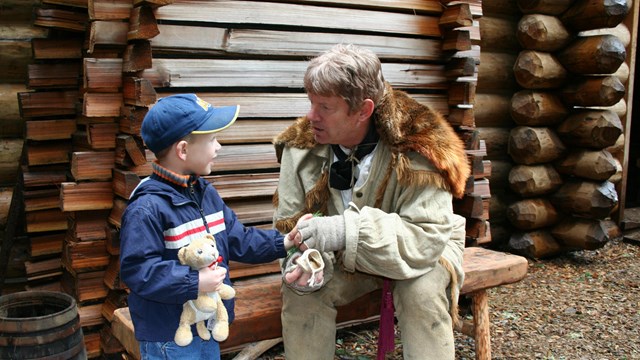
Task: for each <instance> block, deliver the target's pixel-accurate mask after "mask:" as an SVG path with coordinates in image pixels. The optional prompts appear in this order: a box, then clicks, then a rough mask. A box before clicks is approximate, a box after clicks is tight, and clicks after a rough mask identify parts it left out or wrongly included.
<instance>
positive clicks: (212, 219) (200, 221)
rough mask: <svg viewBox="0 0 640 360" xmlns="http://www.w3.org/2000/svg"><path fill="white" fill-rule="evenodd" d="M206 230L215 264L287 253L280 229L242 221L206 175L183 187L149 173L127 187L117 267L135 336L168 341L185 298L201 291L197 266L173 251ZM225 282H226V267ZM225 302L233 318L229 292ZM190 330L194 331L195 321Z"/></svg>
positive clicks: (258, 260)
mask: <svg viewBox="0 0 640 360" xmlns="http://www.w3.org/2000/svg"><path fill="white" fill-rule="evenodd" d="M196 199H201V201H200V204H201V206H198V202H197V200H196ZM207 229H208V231H209V232H210V233H211V234H213V236H214V237H215V239H216V243H217V245H218V250H219V251H220V255H221V256H222V257H223V259H224V261H223V263H222V264H220V265H221V266H224V267H225V268H227V269H228V268H229V260H234V261H239V262H243V263H263V262H270V261H273V260H275V259H278V258H281V257H284V256H285V255H286V251H285V249H284V244H283V235H281V234H280V233H279V232H277V231H276V230H262V229H258V228H254V227H244V225H243V224H242V223H241V222H240V221H239V220H238V218H237V216H236V214H235V213H234V212H233V211H232V210H231V209H230V208H228V207H227V205H226V204H225V203H224V202H223V200H222V199H221V198H220V196H219V195H218V192H217V191H216V190H215V188H214V187H213V186H212V185H211V184H210V183H209V182H207V181H206V180H204V179H202V178H199V177H193V182H192V183H191V185H189V187H187V188H185V187H180V186H179V185H176V184H173V183H170V182H167V181H165V180H163V179H162V178H161V177H160V176H158V175H157V174H156V173H154V174H153V175H151V176H150V177H148V178H146V179H145V180H143V181H142V182H141V183H140V184H139V185H138V187H137V188H136V190H135V191H134V193H133V194H132V196H131V199H130V200H129V205H128V206H127V208H126V210H125V212H124V214H123V216H122V227H121V230H120V238H121V244H120V271H121V277H122V280H123V281H124V283H125V284H126V285H127V286H128V287H129V289H130V290H131V291H130V294H129V296H128V305H129V310H130V312H131V318H132V320H133V324H134V327H135V336H136V339H138V340H140V341H161V342H164V341H173V339H174V335H175V331H176V329H177V328H178V322H179V320H180V314H181V313H182V305H183V304H184V303H185V302H186V301H188V300H191V299H195V298H196V297H197V294H198V271H196V270H191V269H190V268H189V267H188V266H185V265H181V264H180V262H179V260H178V250H179V248H180V247H182V246H184V245H186V244H188V243H189V242H190V241H191V239H194V238H198V237H200V236H203V235H204V234H206V233H207ZM225 283H227V284H229V285H231V281H230V279H229V273H227V278H226V279H225ZM225 305H226V307H227V311H228V312H229V320H230V321H232V320H233V318H234V312H233V308H234V303H233V299H232V300H230V301H225ZM192 330H193V333H194V336H197V335H196V332H195V326H193V327H192Z"/></svg>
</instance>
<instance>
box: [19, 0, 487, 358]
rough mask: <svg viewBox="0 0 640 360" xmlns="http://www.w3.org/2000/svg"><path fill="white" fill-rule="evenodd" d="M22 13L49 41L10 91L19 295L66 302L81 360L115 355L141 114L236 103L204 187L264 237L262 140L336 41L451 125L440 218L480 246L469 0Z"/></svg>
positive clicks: (138, 174)
mask: <svg viewBox="0 0 640 360" xmlns="http://www.w3.org/2000/svg"><path fill="white" fill-rule="evenodd" d="M449 3H451V4H449ZM443 5H444V6H443ZM34 12H35V14H34V24H35V25H36V26H38V27H42V28H47V29H49V36H47V37H46V38H39V39H34V41H33V42H32V51H33V57H34V63H33V64H31V65H29V69H28V88H29V90H31V91H29V92H21V93H19V94H18V100H19V105H20V112H21V116H22V117H23V119H24V120H25V123H26V129H27V134H26V140H27V143H26V156H25V159H26V160H25V164H24V166H23V175H24V188H25V207H26V209H25V210H26V217H27V224H28V225H27V233H28V236H29V240H30V258H29V260H28V261H27V262H26V263H27V272H28V280H29V282H28V284H27V285H26V288H27V289H53V290H61V291H65V292H67V293H70V294H72V295H73V296H74V297H75V298H76V300H77V301H78V306H79V313H80V318H81V324H82V327H83V330H84V335H85V343H86V345H87V350H88V354H89V356H90V357H96V356H99V355H100V354H105V355H108V354H117V353H118V352H121V351H122V347H121V345H120V344H119V343H118V342H117V341H115V340H114V339H113V337H112V336H110V334H111V331H110V328H109V325H110V324H109V323H110V320H111V318H112V316H113V310H114V309H116V308H118V307H123V306H126V297H127V288H126V285H125V284H123V283H122V282H121V281H120V279H119V271H118V270H119V264H118V253H119V236H118V229H119V226H120V220H121V216H122V213H123V211H124V209H125V208H126V203H127V199H128V198H129V196H130V194H131V192H132V190H133V189H134V188H135V186H136V185H137V184H138V182H139V181H140V180H141V179H142V178H144V177H146V176H148V175H149V174H150V171H151V167H150V163H151V162H152V161H153V160H154V156H153V154H152V153H150V152H149V151H148V150H147V149H146V148H145V146H144V144H143V142H142V139H141V138H140V135H139V130H140V124H141V121H142V119H143V117H144V115H145V113H146V111H147V110H148V109H149V107H151V106H153V104H154V102H155V101H156V100H157V99H158V98H160V97H162V96H166V95H169V94H174V93H181V92H197V93H198V95H199V96H201V97H202V98H203V99H205V100H207V101H209V102H211V103H212V104H214V106H224V105H231V104H239V105H240V106H241V110H240V117H239V119H238V121H237V122H236V123H235V124H234V126H233V127H231V128H230V129H228V130H225V131H224V132H223V133H221V134H220V136H219V138H218V139H219V141H220V142H221V143H222V144H223V148H222V150H221V152H220V155H219V157H218V158H217V159H216V166H215V169H214V170H215V172H214V173H212V174H211V175H210V176H208V177H207V178H208V179H209V180H210V181H212V182H213V183H214V184H215V186H216V188H217V189H218V191H219V192H220V194H221V196H222V197H223V198H224V199H225V201H226V202H227V204H228V205H229V206H230V207H231V208H232V209H233V210H234V211H235V212H236V213H237V214H238V216H239V218H240V220H241V221H243V222H244V223H245V224H247V225H255V226H261V227H271V219H272V212H273V208H272V203H271V196H272V194H273V192H274V190H275V187H276V184H277V180H278V167H279V166H278V163H277V162H276V157H275V151H274V148H273V146H272V145H271V139H272V138H273V137H274V136H275V135H277V134H278V133H279V132H280V131H282V130H283V129H284V128H285V127H286V126H288V125H289V124H291V123H292V121H294V119H295V118H296V117H297V116H300V115H303V114H304V113H305V112H306V110H307V107H308V100H307V99H306V95H305V94H304V92H303V90H302V76H303V73H304V69H305V66H306V62H307V60H308V58H309V57H311V56H314V55H317V54H318V53H320V52H321V51H323V50H326V49H328V48H329V47H331V46H332V45H333V44H335V43H340V42H350V43H357V44H360V45H363V46H365V47H368V48H370V49H372V50H373V51H375V52H376V53H377V54H378V55H379V56H380V58H381V59H382V61H383V72H384V75H385V78H386V79H387V81H389V82H390V83H391V84H392V85H393V86H394V87H396V88H399V89H403V90H405V91H407V92H409V93H411V95H412V96H414V97H415V98H416V99H417V100H418V101H421V102H423V103H426V104H429V105H431V106H432V107H434V108H435V109H437V110H439V111H441V112H442V113H443V114H445V116H446V117H447V118H448V120H449V121H450V123H451V124H452V125H454V127H455V128H456V130H457V131H458V133H459V134H460V136H461V137H462V138H463V140H464V141H465V143H466V146H467V149H468V150H467V153H468V156H469V161H470V163H471V164H472V166H473V176H472V177H470V179H469V181H468V186H467V191H466V195H465V197H464V198H463V199H461V200H459V201H456V202H455V203H454V208H455V211H456V212H457V213H459V214H461V215H463V216H465V217H466V218H467V219H468V226H467V240H468V244H469V245H477V244H487V243H489V242H490V241H491V236H490V227H489V222H488V218H489V216H488V208H489V200H490V191H489V181H488V177H489V175H490V171H491V167H490V162H488V161H486V160H485V159H484V157H485V155H486V144H485V143H484V141H482V140H481V139H479V137H478V134H477V132H476V131H475V123H474V109H473V105H472V104H473V103H474V100H475V99H474V98H475V86H476V80H477V75H476V74H477V64H478V62H479V54H480V47H479V46H478V45H477V43H478V41H479V30H478V22H477V19H478V18H479V17H480V16H481V14H482V10H481V3H480V2H479V1H467V2H465V1H462V2H460V1H436V0H429V1H424V0H413V1H391V2H389V1H332V2H322V1H302V2H296V3H292V2H290V1H269V2H253V1H207V2H202V1H192V0H176V1H170V0H155V1H154V0H147V1H138V0H134V1H132V0H88V1H87V0H42V2H41V4H40V5H39V6H37V7H35V9H34ZM275 271H279V267H278V264H277V263H276V262H274V263H271V264H263V265H259V266H250V265H247V264H239V263H233V264H232V265H231V276H232V278H234V279H240V278H242V277H247V276H255V275H262V274H267V273H272V272H275Z"/></svg>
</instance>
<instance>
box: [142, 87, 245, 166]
mask: <svg viewBox="0 0 640 360" xmlns="http://www.w3.org/2000/svg"><path fill="white" fill-rule="evenodd" d="M239 111H240V106H239V105H234V106H221V107H213V106H212V105H211V104H209V103H208V102H206V101H204V100H202V99H200V98H199V97H198V96H197V95H196V94H179V95H171V96H167V97H164V98H161V99H160V100H158V101H157V102H156V103H155V105H153V106H152V107H151V109H149V111H148V112H147V114H146V115H145V117H144V119H143V120H142V127H141V128H140V133H141V135H142V140H144V143H145V144H147V147H148V148H149V150H151V151H153V152H154V153H156V154H157V153H158V152H160V151H162V150H164V149H166V148H167V147H169V146H171V144H173V143H175V142H176V141H178V140H180V139H182V138H183V137H185V136H187V135H189V134H191V133H193V134H210V133H215V132H218V131H222V130H224V129H226V128H228V127H229V126H231V124H233V122H234V121H236V118H237V117H238V112H239Z"/></svg>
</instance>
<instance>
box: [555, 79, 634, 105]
mask: <svg viewBox="0 0 640 360" xmlns="http://www.w3.org/2000/svg"><path fill="white" fill-rule="evenodd" d="M624 95H625V87H624V85H622V83H621V82H620V80H619V79H618V78H617V77H615V76H593V77H582V78H578V79H576V81H572V82H570V83H569V85H568V86H566V87H564V88H563V89H562V99H563V101H564V102H565V103H566V104H567V105H569V106H612V105H615V104H616V103H617V102H618V101H620V100H621V99H622V98H623V97H624Z"/></svg>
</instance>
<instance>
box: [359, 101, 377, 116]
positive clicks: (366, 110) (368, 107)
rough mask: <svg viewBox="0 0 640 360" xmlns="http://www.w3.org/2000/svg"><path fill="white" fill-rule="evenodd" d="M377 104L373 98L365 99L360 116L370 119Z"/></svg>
mask: <svg viewBox="0 0 640 360" xmlns="http://www.w3.org/2000/svg"><path fill="white" fill-rule="evenodd" d="M375 108H376V104H374V102H373V100H371V99H364V101H363V102H362V106H361V107H360V118H361V119H369V118H370V117H371V115H372V114H373V110H375Z"/></svg>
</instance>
